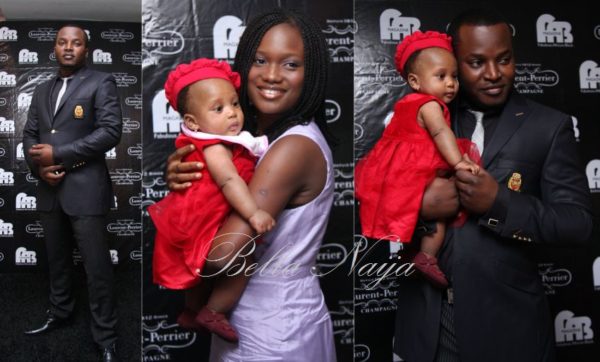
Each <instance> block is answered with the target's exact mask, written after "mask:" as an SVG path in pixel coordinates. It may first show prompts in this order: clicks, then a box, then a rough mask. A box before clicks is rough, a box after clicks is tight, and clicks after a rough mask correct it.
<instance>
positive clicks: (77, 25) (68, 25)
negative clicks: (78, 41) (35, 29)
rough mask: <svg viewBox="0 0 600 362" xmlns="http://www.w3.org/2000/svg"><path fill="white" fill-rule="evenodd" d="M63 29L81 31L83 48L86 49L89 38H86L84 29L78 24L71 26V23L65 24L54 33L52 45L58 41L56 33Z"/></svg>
mask: <svg viewBox="0 0 600 362" xmlns="http://www.w3.org/2000/svg"><path fill="white" fill-rule="evenodd" d="M63 28H79V29H81V31H82V32H83V42H84V45H85V47H86V48H87V47H88V44H89V42H90V38H89V37H88V34H87V32H86V31H85V29H84V28H83V26H81V25H79V24H73V23H69V24H65V25H62V26H61V27H60V28H58V30H57V31H56V37H55V38H54V44H56V41H57V40H58V33H59V32H60V31H61V30H62V29H63Z"/></svg>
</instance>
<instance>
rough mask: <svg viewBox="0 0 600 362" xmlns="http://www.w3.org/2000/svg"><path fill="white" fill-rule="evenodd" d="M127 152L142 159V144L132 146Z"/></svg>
mask: <svg viewBox="0 0 600 362" xmlns="http://www.w3.org/2000/svg"><path fill="white" fill-rule="evenodd" d="M127 154H128V155H129V156H132V157H136V158H137V159H139V160H141V159H142V145H141V144H140V143H138V144H136V145H135V146H130V147H128V148H127Z"/></svg>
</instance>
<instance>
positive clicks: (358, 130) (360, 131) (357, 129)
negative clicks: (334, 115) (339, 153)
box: [354, 123, 365, 141]
mask: <svg viewBox="0 0 600 362" xmlns="http://www.w3.org/2000/svg"><path fill="white" fill-rule="evenodd" d="M364 134H365V129H364V128H363V127H362V126H361V125H360V124H358V123H355V124H354V141H358V140H360V139H361V138H363V136H364Z"/></svg>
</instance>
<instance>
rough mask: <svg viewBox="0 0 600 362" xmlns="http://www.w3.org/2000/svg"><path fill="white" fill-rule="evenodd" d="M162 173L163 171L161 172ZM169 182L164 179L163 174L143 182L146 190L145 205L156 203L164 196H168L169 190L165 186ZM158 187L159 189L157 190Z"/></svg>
mask: <svg viewBox="0 0 600 362" xmlns="http://www.w3.org/2000/svg"><path fill="white" fill-rule="evenodd" d="M161 174H162V173H161ZM166 184H167V183H166V182H165V180H163V178H162V176H158V177H155V178H153V179H150V181H144V182H142V189H143V190H144V198H145V200H144V205H143V206H145V205H146V204H148V205H151V204H154V201H153V200H155V201H158V200H160V199H162V198H163V197H165V196H167V194H168V193H169V190H168V189H167V188H166V187H165V185H166ZM154 187H156V188H157V189H158V190H155V189H154Z"/></svg>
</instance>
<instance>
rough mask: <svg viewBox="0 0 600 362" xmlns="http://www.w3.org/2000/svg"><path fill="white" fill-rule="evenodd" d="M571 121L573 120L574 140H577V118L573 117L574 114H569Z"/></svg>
mask: <svg viewBox="0 0 600 362" xmlns="http://www.w3.org/2000/svg"><path fill="white" fill-rule="evenodd" d="M571 121H573V133H574V134H575V141H576V142H579V127H577V126H578V121H577V118H575V116H571Z"/></svg>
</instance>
